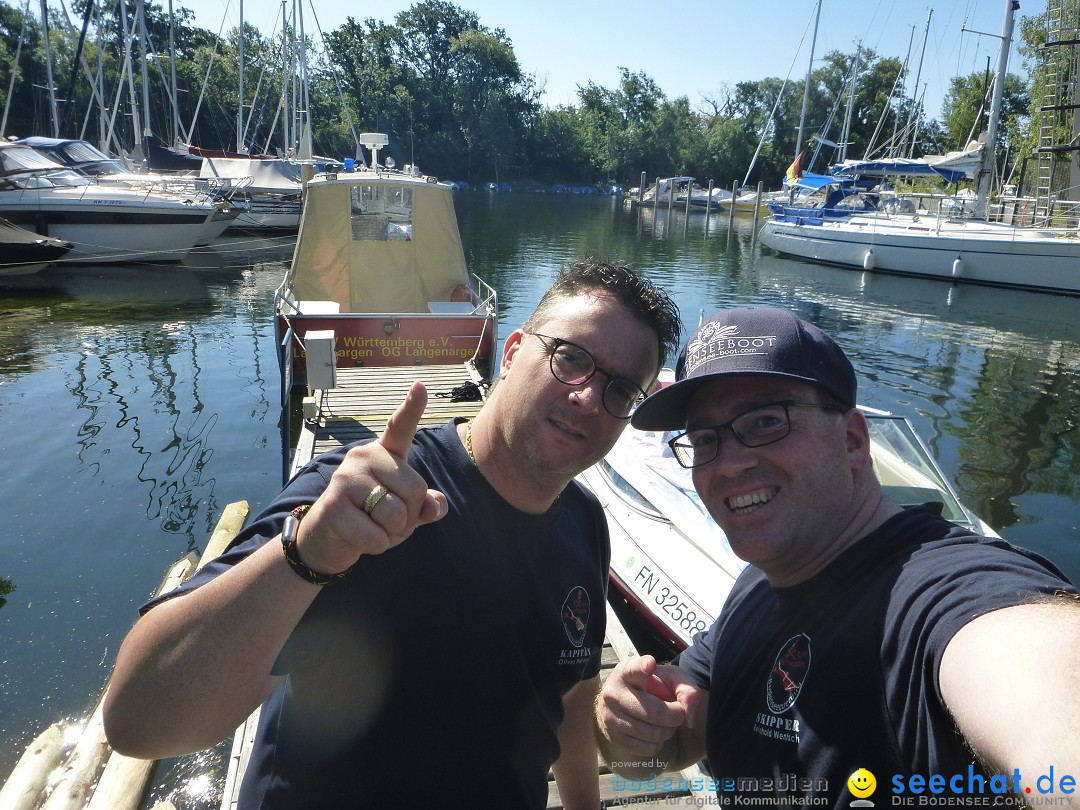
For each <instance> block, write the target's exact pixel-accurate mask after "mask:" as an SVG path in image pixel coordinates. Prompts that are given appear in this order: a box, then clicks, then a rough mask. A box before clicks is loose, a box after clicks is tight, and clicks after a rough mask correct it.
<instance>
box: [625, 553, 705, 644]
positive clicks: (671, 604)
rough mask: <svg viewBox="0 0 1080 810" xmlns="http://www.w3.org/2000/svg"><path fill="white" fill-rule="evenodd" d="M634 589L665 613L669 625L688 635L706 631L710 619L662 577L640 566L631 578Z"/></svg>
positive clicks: (647, 567)
mask: <svg viewBox="0 0 1080 810" xmlns="http://www.w3.org/2000/svg"><path fill="white" fill-rule="evenodd" d="M633 585H634V587H635V588H636V589H637V590H638V591H640V592H641V594H642V595H643V596H644V597H645V599H646V600H648V601H650V602H652V603H653V604H655V605H656V606H657V607H658V608H659V609H660V611H662V612H663V613H665V614H666V615H667V617H668V619H669V621H670V622H671V623H673V624H674V625H675V626H676V627H678V628H680V629H681V630H683V631H684V632H685V633H687V634H689V635H691V636H692V635H694V633H699V632H701V631H702V630H706V629H708V627H709V625H710V624H711V623H712V617H711V616H708V615H706V614H705V613H704V612H703V611H701V610H700V609H697V608H695V607H694V606H693V605H692V604H691V603H690V600H689V599H688V598H687V597H686V595H685V594H683V593H682V592H681V591H679V589H678V588H676V587H675V586H674V585H672V584H671V583H670V582H668V581H667V579H665V578H664V577H662V576H661V575H660V574H658V573H657V572H656V571H653V570H652V569H651V568H650V567H649V566H648V565H644V564H642V565H641V566H640V567H639V568H638V570H637V572H636V573H635V574H634V577H633Z"/></svg>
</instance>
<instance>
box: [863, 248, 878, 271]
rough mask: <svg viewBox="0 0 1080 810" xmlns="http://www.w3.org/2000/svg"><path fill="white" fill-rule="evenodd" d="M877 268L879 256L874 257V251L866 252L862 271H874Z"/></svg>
mask: <svg viewBox="0 0 1080 810" xmlns="http://www.w3.org/2000/svg"><path fill="white" fill-rule="evenodd" d="M876 266H877V256H875V255H874V251H872V250H868V251H866V255H865V256H863V260H862V269H863V270H873V269H874V267H876Z"/></svg>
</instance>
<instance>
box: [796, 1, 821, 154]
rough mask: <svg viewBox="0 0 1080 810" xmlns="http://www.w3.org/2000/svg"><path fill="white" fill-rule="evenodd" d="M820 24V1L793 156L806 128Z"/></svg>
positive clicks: (815, 19) (811, 41) (799, 148)
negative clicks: (811, 76)
mask: <svg viewBox="0 0 1080 810" xmlns="http://www.w3.org/2000/svg"><path fill="white" fill-rule="evenodd" d="M819 22H821V0H818V4H817V15H816V16H815V17H814V36H813V37H812V38H811V40H810V64H809V65H807V67H806V84H805V85H803V94H802V112H801V113H800V114H799V135H798V138H797V139H796V141H795V154H796V155H801V154H802V144H803V127H804V126H806V107H807V104H808V103H809V101H810V75H811V74H812V73H813V72H814V49H815V48H816V47H817V29H818V23H819Z"/></svg>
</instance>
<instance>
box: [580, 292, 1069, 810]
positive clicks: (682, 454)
mask: <svg viewBox="0 0 1080 810" xmlns="http://www.w3.org/2000/svg"><path fill="white" fill-rule="evenodd" d="M676 376H677V381H676V382H675V383H674V384H673V385H670V386H668V387H667V388H665V389H663V390H661V391H659V392H658V393H655V394H653V395H652V396H650V397H649V398H648V399H646V401H645V402H644V403H643V404H642V405H641V406H640V407H639V408H638V409H637V411H636V412H635V413H634V417H633V420H632V423H633V425H634V427H636V428H641V429H646V430H677V431H679V433H678V434H677V435H676V436H675V437H674V438H673V439H672V440H671V441H670V445H671V448H672V451H673V452H674V454H675V456H676V458H677V459H678V461H679V462H680V463H681V464H682V465H683V466H685V467H690V468H692V469H693V476H694V485H695V488H696V489H697V491H698V493H699V494H700V495H701V498H702V500H703V501H704V503H705V505H706V507H707V508H708V509H709V512H710V514H712V516H713V517H714V518H715V519H716V521H717V523H719V524H720V526H721V528H723V529H724V530H725V532H726V533H727V536H728V539H729V541H730V543H731V547H732V548H733V549H734V550H735V552H736V553H737V554H738V555H739V556H740V557H742V558H743V559H744V560H746V561H747V562H749V563H750V566H748V567H747V568H746V569H745V570H744V572H743V573H742V575H741V576H740V577H739V579H738V580H737V581H736V583H735V585H734V587H733V588H732V591H731V594H730V596H729V597H728V600H727V602H726V603H725V606H724V608H723V610H722V612H721V615H720V616H719V617H718V618H717V620H716V622H715V624H714V625H713V627H712V628H710V629H709V630H707V631H705V632H703V633H700V634H698V635H697V636H696V637H695V639H694V642H693V644H692V645H691V647H690V648H689V649H687V650H686V651H685V652H684V653H683V654H682V655H681V656H679V657H678V658H677V659H676V661H675V662H674V664H672V665H668V666H659V665H658V664H657V662H656V660H655V659H653V658H652V657H650V656H642V657H641V658H638V659H634V660H632V661H629V662H623V663H621V664H620V665H619V666H618V667H616V669H615V671H614V672H613V673H612V675H611V676H610V677H609V678H608V680H607V681H606V683H605V684H604V689H603V692H602V694H601V696H600V698H599V699H598V701H597V707H596V719H597V724H598V728H599V736H600V744H601V750H602V752H603V753H604V755H605V756H606V757H607V758H608V759H609V761H611V762H612V766H613V769H616V770H619V769H621V770H622V772H623V774H624V776H627V777H634V778H647V777H648V776H649V775H651V774H655V773H658V772H659V771H662V770H664V769H669V768H674V769H677V768H680V767H684V766H686V765H689V764H692V763H694V762H697V761H698V760H700V759H701V758H702V757H703V756H707V760H708V765H709V768H710V770H711V774H712V780H711V781H708V782H707V784H708V785H709V786H710V787H711V788H712V789H713V790H715V791H716V793H717V796H718V799H719V801H720V802H721V803H724V804H744V805H768V806H781V805H782V806H802V805H811V804H814V805H817V804H821V805H825V806H831V807H834V808H844V807H848V806H856V807H858V806H868V803H869V804H871V805H875V806H878V807H882V806H886V805H892V806H896V805H898V804H899V805H902V806H915V805H916V804H920V803H925V802H923V799H926V798H927V797H930V798H932V799H933V800H934V803H936V804H950V803H952V804H986V805H990V804H1020V803H1023V802H1024V801H1025V799H1026V798H1028V797H1030V796H1032V795H1034V796H1039V795H1040V794H1043V795H1045V794H1047V792H1048V790H1049V791H1051V792H1054V793H1055V795H1056V796H1057V797H1058V799H1059V800H1060V801H1064V800H1065V799H1067V798H1069V796H1070V795H1071V794H1072V793H1073V791H1074V790H1075V789H1076V780H1077V779H1078V778H1080V720H1078V718H1080V689H1077V686H1076V680H1077V677H1078V676H1080V644H1078V643H1077V642H1078V640H1080V605H1078V602H1077V592H1076V589H1075V588H1074V587H1072V585H1071V584H1070V583H1069V582H1068V581H1067V580H1066V578H1065V576H1064V575H1063V574H1062V573H1061V572H1060V571H1058V570H1057V569H1056V568H1055V567H1054V566H1053V565H1052V564H1051V563H1049V562H1048V561H1046V560H1044V559H1042V558H1041V557H1039V556H1038V555H1036V554H1034V553H1032V552H1029V551H1026V550H1023V549H1019V548H1016V547H1013V546H1011V545H1009V544H1008V543H1005V542H1004V541H1001V540H999V539H997V538H985V537H980V536H978V535H975V534H973V533H971V532H969V531H967V530H965V529H962V528H960V527H958V526H956V525H954V524H952V523H949V522H948V521H946V520H944V519H943V518H941V517H940V515H939V513H938V510H937V509H935V508H934V505H931V504H927V505H922V506H915V507H910V508H902V507H900V506H899V505H897V504H896V503H894V502H892V501H891V500H889V498H887V497H886V496H885V495H884V493H883V491H882V487H881V484H880V483H879V481H878V479H877V477H876V475H875V473H874V470H873V465H872V462H871V459H870V439H869V432H868V429H867V424H866V420H865V418H864V417H863V415H862V414H861V413H860V412H859V411H858V410H857V409H856V407H855V404H856V378H855V372H854V369H853V368H852V366H851V363H850V362H849V361H848V359H847V357H846V356H845V355H844V353H843V352H842V351H841V349H840V348H839V346H837V344H836V343H835V342H834V341H833V340H832V339H831V338H830V337H829V336H828V335H826V334H825V333H824V332H822V331H821V330H820V329H818V328H817V327H815V326H813V325H811V324H809V323H806V322H805V321H803V320H801V319H800V318H798V317H796V316H795V315H794V314H792V313H790V312H788V311H786V310H783V309H775V308H738V309H731V310H726V311H722V312H719V313H717V314H716V315H714V316H713V317H712V318H710V319H709V320H708V321H706V322H705V323H704V324H703V325H702V326H701V328H700V329H699V330H698V331H697V333H696V334H695V335H694V336H693V337H692V338H691V339H690V341H689V343H688V344H687V346H686V347H685V349H684V350H683V353H682V355H681V356H680V359H679V363H678V367H677V369H676ZM1055 769H1056V774H1057V775H1056V777H1055V776H1054V774H1055ZM867 774H870V776H867ZM1062 777H1064V779H1063V778H1062ZM875 789H876V794H875ZM871 797H872V798H871Z"/></svg>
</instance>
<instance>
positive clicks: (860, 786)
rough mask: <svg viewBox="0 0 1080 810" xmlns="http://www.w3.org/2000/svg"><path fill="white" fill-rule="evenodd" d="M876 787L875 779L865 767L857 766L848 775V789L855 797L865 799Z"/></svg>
mask: <svg viewBox="0 0 1080 810" xmlns="http://www.w3.org/2000/svg"><path fill="white" fill-rule="evenodd" d="M876 789H877V779H876V778H875V777H874V775H873V774H872V773H870V771H868V770H866V768H859V770H857V771H855V773H853V774H852V775H851V776H849V777H848V790H850V791H851V795H852V796H854V797H855V798H857V799H865V798H866V797H867V796H869V795H871V794H872V793H873V792H874V791H875V790H876Z"/></svg>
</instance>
